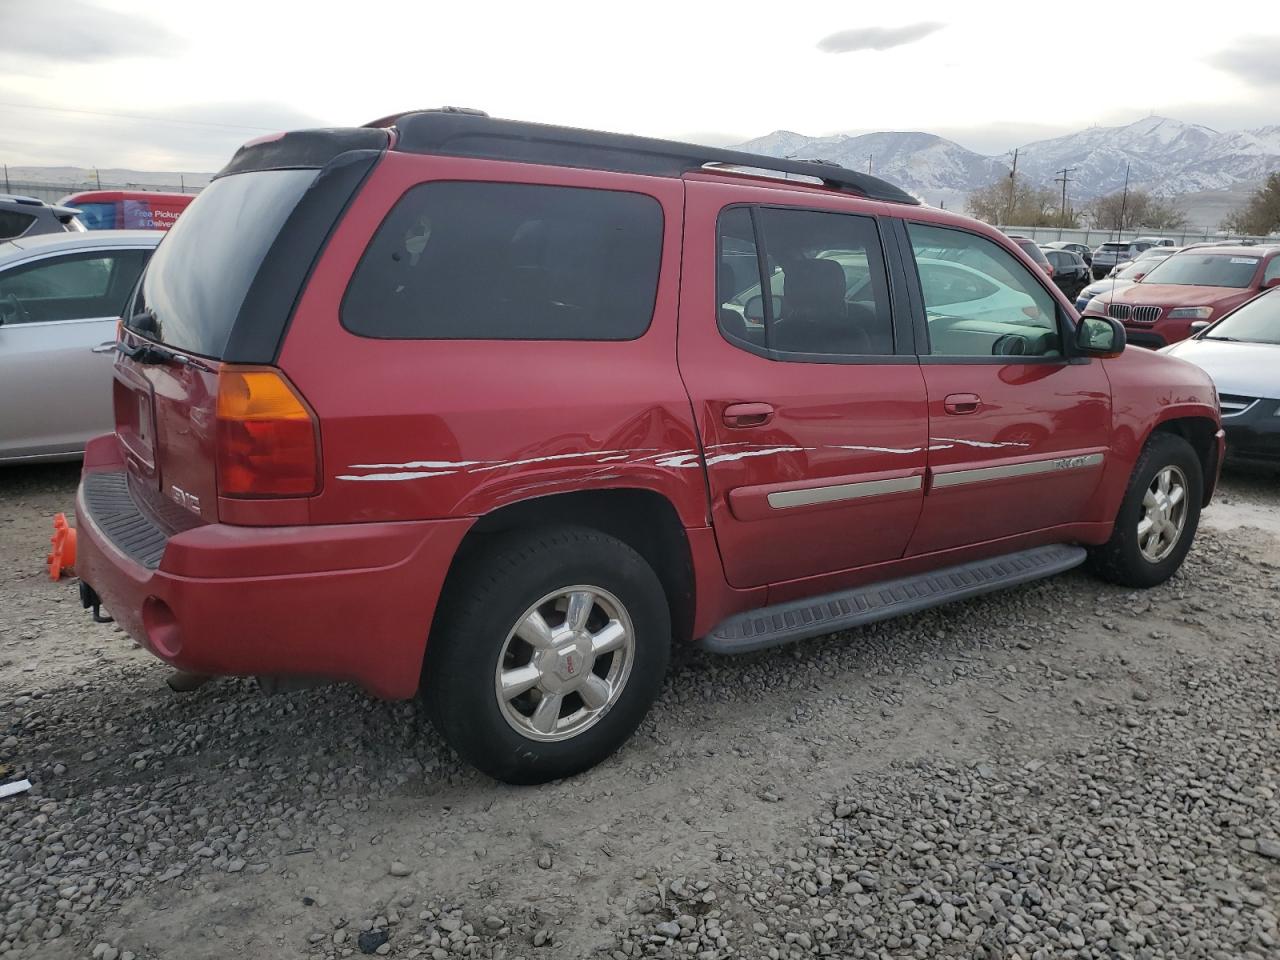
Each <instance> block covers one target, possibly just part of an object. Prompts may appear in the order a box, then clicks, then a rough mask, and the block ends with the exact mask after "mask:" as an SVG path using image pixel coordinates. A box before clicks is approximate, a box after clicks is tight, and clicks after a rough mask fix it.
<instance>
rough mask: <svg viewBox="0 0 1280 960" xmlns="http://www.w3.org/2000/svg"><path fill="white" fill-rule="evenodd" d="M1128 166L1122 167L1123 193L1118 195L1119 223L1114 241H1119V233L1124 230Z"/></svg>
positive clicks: (1127, 201) (1127, 194)
mask: <svg viewBox="0 0 1280 960" xmlns="http://www.w3.org/2000/svg"><path fill="white" fill-rule="evenodd" d="M1129 166H1130V165H1129V164H1127V163H1126V164H1125V165H1124V193H1122V194H1120V222H1119V223H1118V224H1117V225H1116V226H1117V228H1118V229H1117V230H1116V239H1117V240H1119V239H1120V231H1121V230H1123V229H1124V211H1125V207H1126V206H1128V204H1129Z"/></svg>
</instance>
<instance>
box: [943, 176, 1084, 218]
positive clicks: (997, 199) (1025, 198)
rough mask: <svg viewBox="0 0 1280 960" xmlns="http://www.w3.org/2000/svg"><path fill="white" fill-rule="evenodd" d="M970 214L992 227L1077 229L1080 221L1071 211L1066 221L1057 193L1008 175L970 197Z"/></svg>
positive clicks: (1023, 178)
mask: <svg viewBox="0 0 1280 960" xmlns="http://www.w3.org/2000/svg"><path fill="white" fill-rule="evenodd" d="M968 208H969V213H970V214H972V215H973V216H975V217H977V218H978V219H979V220H985V221H986V222H987V223H991V224H1005V225H1014V226H1019V227H1058V226H1062V227H1068V228H1070V227H1076V226H1079V218H1078V217H1077V216H1076V215H1075V211H1073V210H1068V211H1067V217H1066V220H1065V222H1064V220H1063V217H1062V210H1061V208H1060V206H1059V202H1058V196H1057V194H1056V193H1055V192H1054V191H1053V190H1051V189H1050V188H1048V187H1042V186H1036V185H1034V184H1032V183H1031V182H1029V181H1028V180H1027V179H1026V178H1025V177H1021V176H1020V177H1017V178H1016V179H1013V180H1010V178H1009V177H1008V176H1007V175H1006V176H1003V177H1001V178H1000V179H999V180H997V181H995V182H994V183H991V184H988V185H987V186H985V187H982V188H980V189H978V190H975V191H973V192H972V193H971V194H969V199H968Z"/></svg>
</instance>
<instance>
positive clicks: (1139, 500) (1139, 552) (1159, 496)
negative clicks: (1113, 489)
mask: <svg viewBox="0 0 1280 960" xmlns="http://www.w3.org/2000/svg"><path fill="white" fill-rule="evenodd" d="M1203 490H1204V475H1203V473H1202V471H1201V467H1200V458H1199V457H1197V456H1196V452H1195V450H1193V449H1192V447H1191V444H1189V443H1187V441H1186V440H1184V439H1183V438H1182V437H1179V436H1176V435H1174V434H1171V433H1157V434H1154V435H1153V436H1152V437H1151V439H1150V440H1148V441H1147V445H1146V447H1144V448H1143V450H1142V453H1141V454H1140V455H1139V457H1138V462H1137V464H1136V465H1135V466H1134V468H1133V475H1132V477H1131V478H1130V480H1129V488H1128V490H1127V491H1126V492H1125V496H1124V500H1123V501H1122V502H1121V504H1120V511H1119V513H1117V514H1116V525H1115V529H1114V530H1113V531H1112V534H1111V539H1110V540H1108V541H1107V542H1106V543H1105V544H1103V545H1102V546H1100V547H1095V548H1094V549H1093V550H1092V551H1091V553H1090V563H1091V566H1092V567H1093V570H1094V572H1095V573H1097V574H1098V575H1099V576H1101V577H1102V578H1103V579H1105V580H1110V581H1111V582H1112V583H1118V584H1121V585H1122V586H1126V587H1154V586H1157V585H1158V584H1161V583H1164V582H1165V581H1166V580H1168V579H1169V578H1170V577H1172V576H1173V575H1174V574H1175V573H1176V572H1177V571H1178V568H1179V567H1180V566H1182V561H1183V560H1184V559H1185V558H1186V556H1187V551H1188V550H1190V549H1191V542H1192V541H1193V540H1194V539H1195V535H1196V529H1197V527H1198V526H1199V523H1200V505H1201V503H1202V502H1203Z"/></svg>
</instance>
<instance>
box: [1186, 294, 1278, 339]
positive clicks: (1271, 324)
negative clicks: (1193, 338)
mask: <svg viewBox="0 0 1280 960" xmlns="http://www.w3.org/2000/svg"><path fill="white" fill-rule="evenodd" d="M1204 339H1206V340H1243V341H1246V342H1248V343H1274V344H1280V296H1277V291H1275V290H1273V291H1271V292H1270V293H1267V294H1265V295H1263V296H1261V297H1258V299H1256V300H1250V301H1249V302H1248V303H1246V304H1245V305H1244V306H1243V307H1241V308H1240V309H1239V310H1237V311H1236V312H1235V313H1233V314H1231V315H1230V316H1228V317H1225V318H1224V319H1223V320H1222V322H1221V323H1219V324H1217V325H1216V326H1215V327H1214V328H1213V329H1211V330H1209V331H1208V332H1207V333H1205V335H1204Z"/></svg>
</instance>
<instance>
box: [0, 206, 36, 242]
mask: <svg viewBox="0 0 1280 960" xmlns="http://www.w3.org/2000/svg"><path fill="white" fill-rule="evenodd" d="M35 219H36V218H35V217H30V216H27V214H25V213H18V211H16V210H0V240H7V239H9V238H10V237H20V236H22V235H23V234H24V233H26V232H27V228H28V227H29V226H31V224H32V223H34V222H35Z"/></svg>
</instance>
